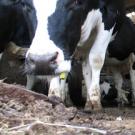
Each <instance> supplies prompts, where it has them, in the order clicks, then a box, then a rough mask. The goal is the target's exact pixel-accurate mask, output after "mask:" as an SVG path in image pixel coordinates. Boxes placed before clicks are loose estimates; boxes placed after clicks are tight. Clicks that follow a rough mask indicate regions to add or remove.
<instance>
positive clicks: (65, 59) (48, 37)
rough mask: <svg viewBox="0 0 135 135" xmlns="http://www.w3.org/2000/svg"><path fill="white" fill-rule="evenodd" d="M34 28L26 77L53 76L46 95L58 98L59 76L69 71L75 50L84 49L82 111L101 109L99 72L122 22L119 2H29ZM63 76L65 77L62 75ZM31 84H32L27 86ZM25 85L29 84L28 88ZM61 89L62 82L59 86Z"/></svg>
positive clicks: (99, 0) (120, 1)
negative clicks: (84, 98)
mask: <svg viewBox="0 0 135 135" xmlns="http://www.w3.org/2000/svg"><path fill="white" fill-rule="evenodd" d="M33 2H34V6H35V9H36V12H37V19H38V25H37V30H36V33H35V37H34V40H33V42H32V45H31V47H30V49H29V50H28V52H27V55H26V71H27V73H28V74H30V75H54V78H53V79H52V81H51V83H50V89H49V93H50V95H51V94H55V95H58V96H61V94H60V89H59V88H60V87H59V74H61V73H63V72H64V73H65V74H67V73H68V72H69V71H70V69H71V64H72V63H71V57H72V56H73V54H74V52H75V50H76V49H77V48H79V49H80V50H83V48H84V47H86V48H87V47H88V48H87V49H86V50H87V53H85V54H86V55H85V57H84V58H83V64H82V67H83V76H84V80H85V83H86V87H87V101H86V104H85V109H86V110H91V109H92V110H99V109H101V102H100V86H99V81H100V71H101V69H102V66H103V64H104V59H105V54H106V49H107V47H108V44H109V42H110V40H111V37H112V33H113V31H114V33H115V32H116V30H117V29H115V27H116V26H118V25H121V22H122V19H123V17H122V16H123V1H122V0H53V1H51V0H50V1H48V2H47V4H46V2H45V1H44V0H40V2H39V1H38V0H33ZM65 76H66V75H65ZM30 83H32V82H30ZM30 83H29V84H30ZM62 86H63V87H64V81H63V85H62Z"/></svg>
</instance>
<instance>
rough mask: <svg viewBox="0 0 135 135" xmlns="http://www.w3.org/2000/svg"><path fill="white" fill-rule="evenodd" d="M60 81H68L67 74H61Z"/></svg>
mask: <svg viewBox="0 0 135 135" xmlns="http://www.w3.org/2000/svg"><path fill="white" fill-rule="evenodd" d="M60 79H61V80H65V79H66V73H64V72H63V73H61V74H60Z"/></svg>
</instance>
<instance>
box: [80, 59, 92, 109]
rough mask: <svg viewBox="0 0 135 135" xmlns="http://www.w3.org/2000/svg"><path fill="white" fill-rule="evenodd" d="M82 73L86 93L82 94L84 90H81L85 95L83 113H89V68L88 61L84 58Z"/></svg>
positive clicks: (90, 104) (90, 105) (90, 107)
mask: <svg viewBox="0 0 135 135" xmlns="http://www.w3.org/2000/svg"><path fill="white" fill-rule="evenodd" d="M82 71H83V77H84V81H85V85H86V90H87V91H86V92H84V90H85V89H83V93H86V95H87V96H86V104H85V108H84V110H85V111H90V110H92V103H91V100H90V97H89V93H88V90H89V89H90V84H91V68H90V65H89V59H88V58H86V60H85V61H84V62H83V64H82Z"/></svg>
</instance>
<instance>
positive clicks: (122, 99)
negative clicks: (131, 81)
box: [117, 89, 129, 106]
mask: <svg viewBox="0 0 135 135" xmlns="http://www.w3.org/2000/svg"><path fill="white" fill-rule="evenodd" d="M127 94H129V92H127V91H125V90H122V89H121V90H119V93H118V99H117V101H118V105H119V106H124V105H125V104H128V103H129V102H128V99H127Z"/></svg>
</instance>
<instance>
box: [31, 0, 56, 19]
mask: <svg viewBox="0 0 135 135" xmlns="http://www.w3.org/2000/svg"><path fill="white" fill-rule="evenodd" d="M57 1H58V0H48V1H46V0H40V1H39V0H33V2H34V6H35V9H36V11H37V17H43V16H44V17H45V16H46V17H47V16H50V15H51V14H52V13H53V12H54V11H55V9H56V4H57Z"/></svg>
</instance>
